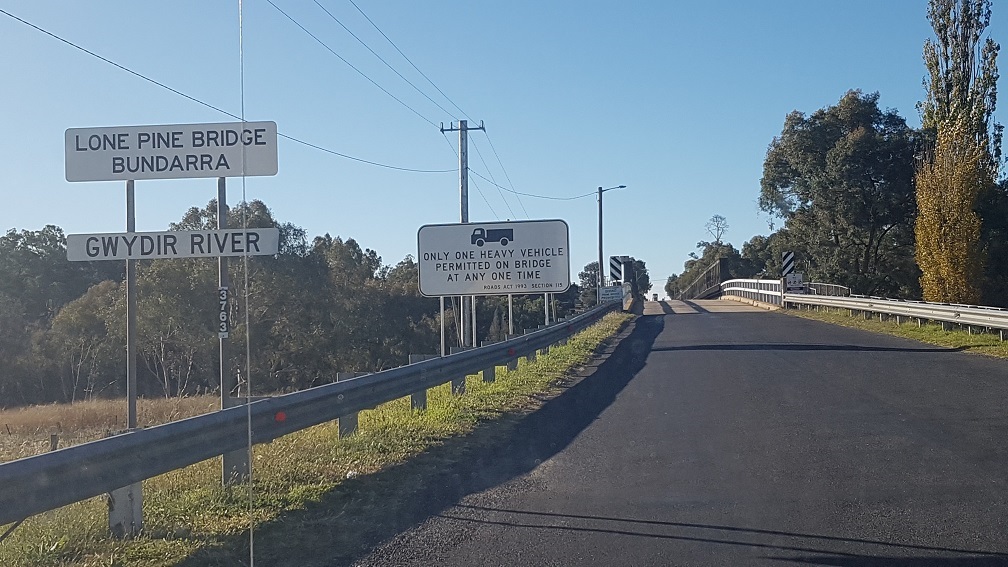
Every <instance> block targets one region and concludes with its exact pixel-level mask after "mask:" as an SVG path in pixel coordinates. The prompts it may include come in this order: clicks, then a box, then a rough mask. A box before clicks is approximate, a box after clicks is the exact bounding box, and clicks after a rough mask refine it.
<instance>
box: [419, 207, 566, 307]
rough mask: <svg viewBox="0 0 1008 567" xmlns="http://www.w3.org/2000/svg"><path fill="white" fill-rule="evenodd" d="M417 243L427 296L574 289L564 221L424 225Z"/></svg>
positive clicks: (422, 280) (422, 288) (422, 285)
mask: <svg viewBox="0 0 1008 567" xmlns="http://www.w3.org/2000/svg"><path fill="white" fill-rule="evenodd" d="M417 243H418V250H417V257H418V259H419V272H420V293H422V294H423V295H427V296H448V295H506V294H512V293H513V294H523V293H562V292H564V291H566V290H567V288H569V287H570V255H569V252H570V250H569V237H568V228H567V223H566V222H564V221H562V220H538V221H516V222H497V223H467V224H434V225H425V226H422V227H420V231H419V232H418V234H417Z"/></svg>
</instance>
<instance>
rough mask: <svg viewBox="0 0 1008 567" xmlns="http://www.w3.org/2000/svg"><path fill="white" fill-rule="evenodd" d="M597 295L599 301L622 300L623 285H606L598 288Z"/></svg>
mask: <svg viewBox="0 0 1008 567" xmlns="http://www.w3.org/2000/svg"><path fill="white" fill-rule="evenodd" d="M598 296H599V302H600V303H609V302H610V301H623V286H621V285H608V286H603V287H600V288H598Z"/></svg>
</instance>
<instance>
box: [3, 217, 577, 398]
mask: <svg viewBox="0 0 1008 567" xmlns="http://www.w3.org/2000/svg"><path fill="white" fill-rule="evenodd" d="M246 224H247V226H249V227H277V228H278V229H279V230H280V250H279V253H278V254H277V255H276V256H254V257H250V258H248V259H247V263H246V261H245V259H244V258H234V259H231V260H229V268H228V270H229V274H230V278H231V282H232V283H231V286H230V292H231V320H232V331H231V337H230V338H229V339H228V340H227V341H226V345H227V349H226V361H227V365H226V367H227V369H228V370H227V371H228V372H229V373H232V374H233V375H234V376H238V378H239V382H240V385H239V387H240V388H241V389H242V390H241V391H242V392H244V390H245V389H246V388H248V387H249V386H248V385H249V383H251V391H252V393H253V394H261V393H269V392H276V391H289V390H296V389H301V388H306V387H310V386H314V385H319V384H322V383H326V382H330V381H332V380H333V379H334V377H335V374H336V372H340V371H376V370H381V369H385V368H390V367H394V366H399V365H402V364H406V363H407V362H408V358H409V355H410V354H413V353H415V354H433V353H436V352H438V350H439V348H440V344H439V343H440V322H439V302H438V300H437V299H436V298H429V297H422V296H421V295H420V293H419V291H418V289H417V281H418V271H417V270H418V268H417V263H416V261H415V260H414V259H413V258H412V257H411V256H407V257H406V258H404V259H403V260H401V261H400V262H398V263H396V264H394V265H386V264H384V263H383V262H382V259H381V257H380V256H378V254H377V253H376V252H375V251H374V250H370V249H367V248H365V247H362V246H361V245H360V244H359V243H358V242H357V241H355V240H354V239H352V238H344V237H340V236H331V235H328V234H326V235H322V236H319V237H316V238H314V239H309V238H308V237H307V235H306V233H305V231H304V229H302V228H300V227H298V226H296V225H293V224H291V223H283V222H279V221H277V220H276V219H275V218H274V217H273V214H272V212H271V211H270V210H269V208H268V207H266V205H265V204H263V203H262V202H260V201H251V202H249V203H239V204H237V205H235V206H234V207H232V208H231V210H230V211H229V225H230V226H232V227H234V226H244V225H246ZM216 226H217V203H216V201H210V202H209V203H208V204H207V205H206V206H205V207H202V208H200V207H193V208H191V209H190V210H188V211H187V212H186V213H185V215H183V217H182V219H181V220H180V221H179V222H178V223H173V224H172V225H171V229H173V230H206V229H214V228H216ZM124 264H125V263H124V262H94V263H87V262H83V263H81V262H68V261H67V259H66V240H65V237H64V236H63V232H62V231H61V230H60V229H59V228H57V227H54V226H47V227H45V228H44V229H42V230H40V231H20V232H17V231H10V232H8V233H7V234H6V235H5V236H3V237H2V238H0V268H2V269H0V366H2V368H3V372H0V406H15V405H23V404H29V403H47V402H72V401H75V400H82V399H87V398H91V397H111V396H121V395H123V394H124V393H125V392H124V383H123V375H124V368H125V348H124V346H125V286H124V283H123V281H122V275H123V267H124ZM246 270H247V273H246ZM217 272H218V266H217V261H216V260H213V259H172V260H153V261H141V262H138V265H137V290H138V293H137V302H138V349H139V360H138V369H139V373H138V380H137V382H138V390H139V392H140V394H141V395H144V396H184V395H190V394H196V393H202V392H212V391H217V390H218V389H219V387H220V369H219V366H220V359H219V357H220V354H219V351H218V338H217V330H216V319H217V312H218V309H219V305H218V303H217V286H218V282H217V277H218V274H217ZM246 276H247V280H248V290H247V293H246V288H245V281H246ZM592 289H594V287H593V288H592ZM579 293H580V288H579V287H578V286H572V288H571V289H570V290H569V291H567V292H565V293H563V294H557V295H555V296H551V297H552V299H553V304H552V306H551V307H552V310H551V311H552V312H553V313H555V316H558V317H564V316H567V315H569V314H570V313H571V312H572V311H573V310H574V308H575V307H576V303H577V297H578V294H579ZM448 303H449V308H448V311H447V313H446V317H445V320H446V321H445V322H446V330H447V335H448V337H449V343H448V344H449V346H454V345H455V344H456V343H455V342H452V339H453V338H454V337H456V336H457V328H456V327H455V326H454V319H455V317H454V313H453V309H452V308H451V302H450V301H449V302H448ZM513 305H514V309H513V312H514V328H515V330H516V332H519V333H520V332H521V331H523V330H525V329H529V328H536V327H537V326H539V325H542V324H543V322H544V318H545V317H544V309H545V298H544V296H543V295H541V294H540V295H528V296H514V301H513ZM507 313H508V303H507V297H506V296H503V297H489V298H480V299H479V300H478V302H477V326H478V337H479V340H480V341H481V342H486V341H496V340H501V339H503V338H504V336H505V335H506V333H507V329H508V321H507ZM246 330H247V336H248V337H249V348H248V353H249V358H248V359H246V348H245V337H246Z"/></svg>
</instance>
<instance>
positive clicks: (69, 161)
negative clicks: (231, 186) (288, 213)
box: [65, 122, 277, 181]
mask: <svg viewBox="0 0 1008 567" xmlns="http://www.w3.org/2000/svg"><path fill="white" fill-rule="evenodd" d="M65 142H66V152H65V164H66V180H67V181H116V180H129V179H133V180H137V179H183V178H191V177H240V176H241V175H243V174H244V175H250V176H252V175H276V173H277V126H276V122H245V123H242V122H225V123H216V124H170V125H163V126H119V127H101V128H70V129H68V130H67V131H66V139H65Z"/></svg>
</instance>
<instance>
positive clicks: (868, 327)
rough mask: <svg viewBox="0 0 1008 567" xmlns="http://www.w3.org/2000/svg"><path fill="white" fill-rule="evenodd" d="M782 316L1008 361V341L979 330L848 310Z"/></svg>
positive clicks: (828, 310) (795, 312)
mask: <svg viewBox="0 0 1008 567" xmlns="http://www.w3.org/2000/svg"><path fill="white" fill-rule="evenodd" d="M782 312H783V313H787V314H789V315H795V316H798V317H804V318H806V319H815V320H817V321H824V322H827V323H833V324H835V325H843V326H844V327H851V328H855V329H861V330H864V331H871V332H875V333H884V334H887V335H895V336H897V337H903V338H907V339H913V340H916V341H921V342H923V343H928V344H932V345H936V346H940V347H947V348H954V349H959V350H962V351H964V352H971V353H976V354H983V355H987V356H996V357H1001V358H1008V341H1002V340H1001V339H1000V337H999V336H998V334H997V331H995V332H994V333H993V334H990V333H981V332H980V329H979V328H976V327H974V328H973V332H972V334H971V333H970V332H969V330H967V329H960V328H958V327H954V326H952V325H949V326H948V327H949V330H944V329H942V326H941V324H940V323H929V322H924V324H922V325H921V326H918V325H917V321H916V320H915V319H913V320H910V319H907V318H906V317H903V318H902V323H901V324H897V323H896V318H895V317H893V318H889V319H886V320H883V321H879V318H878V315H877V314H876V315H873V316H871V318H869V319H864V318H863V316H862V315H861V314H860V313H857V312H855V314H854V315H853V316H851V315H850V314H849V312H848V310H846V309H825V308H821V310H820V311H805V310H801V311H799V310H796V309H794V310H792V309H788V310H786V311H782Z"/></svg>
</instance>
